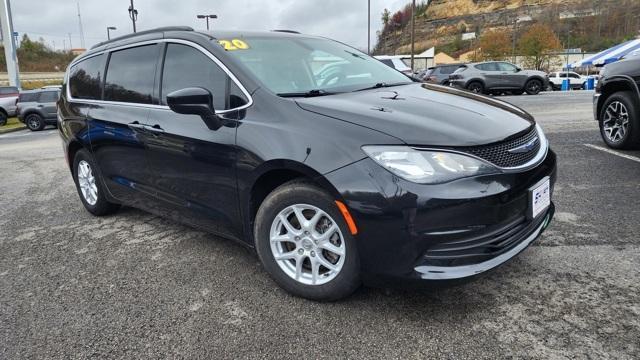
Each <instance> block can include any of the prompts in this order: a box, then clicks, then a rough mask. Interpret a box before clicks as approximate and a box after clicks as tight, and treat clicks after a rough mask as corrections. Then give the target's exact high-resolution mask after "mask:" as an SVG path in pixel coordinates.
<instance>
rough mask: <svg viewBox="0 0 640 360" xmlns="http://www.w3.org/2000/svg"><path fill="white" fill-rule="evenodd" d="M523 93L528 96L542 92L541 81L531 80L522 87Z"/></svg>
mask: <svg viewBox="0 0 640 360" xmlns="http://www.w3.org/2000/svg"><path fill="white" fill-rule="evenodd" d="M524 91H526V92H527V94H529V95H538V94H539V93H540V91H542V81H540V80H538V79H531V80H529V81H527V83H526V84H525V85H524Z"/></svg>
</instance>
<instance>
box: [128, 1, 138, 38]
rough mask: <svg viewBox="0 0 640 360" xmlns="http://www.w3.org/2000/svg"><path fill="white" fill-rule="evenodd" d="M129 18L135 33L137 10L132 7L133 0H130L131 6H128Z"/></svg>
mask: <svg viewBox="0 0 640 360" xmlns="http://www.w3.org/2000/svg"><path fill="white" fill-rule="evenodd" d="M129 18H130V19H131V21H132V22H133V32H136V21H137V20H138V10H136V8H135V7H133V0H131V6H129Z"/></svg>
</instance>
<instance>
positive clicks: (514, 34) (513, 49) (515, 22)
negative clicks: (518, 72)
mask: <svg viewBox="0 0 640 360" xmlns="http://www.w3.org/2000/svg"><path fill="white" fill-rule="evenodd" d="M517 36H518V18H516V19H515V20H514V21H513V47H512V49H511V57H512V61H513V63H514V64H515V63H516V37H517Z"/></svg>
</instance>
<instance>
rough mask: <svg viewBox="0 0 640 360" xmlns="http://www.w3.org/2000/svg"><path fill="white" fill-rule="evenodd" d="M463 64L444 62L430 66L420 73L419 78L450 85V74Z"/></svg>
mask: <svg viewBox="0 0 640 360" xmlns="http://www.w3.org/2000/svg"><path fill="white" fill-rule="evenodd" d="M461 65H463V64H442V65H436V66H432V67H430V68H428V69H427V70H425V71H423V72H421V73H420V74H418V76H417V78H418V79H420V80H422V81H424V82H428V83H433V84H439V85H449V75H451V74H453V72H454V71H456V70H458V68H459V67H460V66H461Z"/></svg>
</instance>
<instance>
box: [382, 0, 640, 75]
mask: <svg viewBox="0 0 640 360" xmlns="http://www.w3.org/2000/svg"><path fill="white" fill-rule="evenodd" d="M638 13H640V1H637V0H432V1H431V2H430V3H427V1H418V6H417V8H416V30H415V32H416V51H417V52H421V51H423V50H426V49H428V48H430V47H432V46H435V47H436V49H437V51H443V52H446V53H448V54H449V55H452V56H454V57H456V56H458V55H459V54H462V53H466V52H469V51H471V50H475V49H478V48H482V52H483V54H478V55H477V56H481V57H483V58H492V59H500V58H508V57H510V56H511V55H512V54H513V52H514V50H515V52H516V53H518V54H519V55H525V56H527V57H528V58H531V61H532V62H533V65H535V64H540V63H542V62H543V61H544V59H542V58H543V57H544V56H545V55H544V54H545V53H548V52H550V51H561V50H562V49H565V48H571V49H576V48H579V49H581V50H582V51H584V52H595V51H599V50H602V49H604V48H607V47H609V46H612V45H615V44H618V43H620V42H623V41H625V40H629V39H633V38H635V37H637V36H638V31H639V30H640V17H638V16H637V14H638ZM382 21H383V24H384V28H383V30H382V31H381V32H380V33H379V36H378V43H377V44H376V47H375V54H408V53H409V51H410V39H411V25H410V21H411V4H410V2H409V1H407V5H406V6H405V7H404V8H403V9H401V10H400V11H398V12H396V13H393V14H391V13H390V12H389V11H388V10H385V12H383V14H382ZM465 33H475V36H476V37H475V39H469V40H463V34H465ZM536 34H537V35H536ZM514 45H515V46H514Z"/></svg>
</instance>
